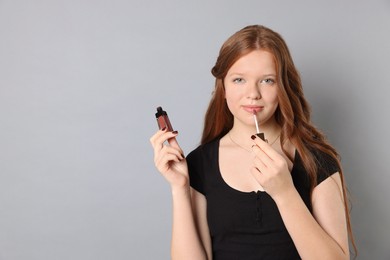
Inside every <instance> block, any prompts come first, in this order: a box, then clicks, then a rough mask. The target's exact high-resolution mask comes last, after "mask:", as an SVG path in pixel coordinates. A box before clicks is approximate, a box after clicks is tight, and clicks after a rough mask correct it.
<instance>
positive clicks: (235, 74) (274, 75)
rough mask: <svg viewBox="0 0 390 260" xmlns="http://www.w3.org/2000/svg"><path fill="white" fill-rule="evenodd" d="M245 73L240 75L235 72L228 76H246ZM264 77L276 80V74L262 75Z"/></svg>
mask: <svg viewBox="0 0 390 260" xmlns="http://www.w3.org/2000/svg"><path fill="white" fill-rule="evenodd" d="M244 75H245V73H238V72H233V73H229V74H228V76H244ZM262 77H275V78H276V74H273V73H269V74H264V75H262Z"/></svg>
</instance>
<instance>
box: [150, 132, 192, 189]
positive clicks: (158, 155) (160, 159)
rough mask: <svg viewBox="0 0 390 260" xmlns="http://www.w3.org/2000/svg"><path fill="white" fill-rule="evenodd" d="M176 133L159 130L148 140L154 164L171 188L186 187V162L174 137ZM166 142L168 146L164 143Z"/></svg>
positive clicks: (187, 182) (187, 180) (187, 181)
mask: <svg viewBox="0 0 390 260" xmlns="http://www.w3.org/2000/svg"><path fill="white" fill-rule="evenodd" d="M177 135H178V132H177V131H173V132H170V131H167V130H166V129H164V130H159V131H157V133H155V134H154V135H153V136H152V137H151V138H150V143H151V144H152V146H153V149H154V164H155V165H156V168H157V169H158V170H159V171H160V173H161V174H162V175H163V176H164V178H165V179H166V180H167V181H168V182H169V183H170V184H171V186H172V188H175V187H177V188H180V187H188V186H189V177H188V168H187V161H186V159H185V157H184V155H183V151H182V149H181V148H180V146H179V144H178V142H177V140H176V136H177ZM165 141H168V144H166V143H165Z"/></svg>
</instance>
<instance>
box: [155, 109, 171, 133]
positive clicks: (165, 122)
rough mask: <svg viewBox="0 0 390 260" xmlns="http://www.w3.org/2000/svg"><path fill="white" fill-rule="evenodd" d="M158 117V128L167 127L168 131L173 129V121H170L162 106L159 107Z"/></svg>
mask: <svg viewBox="0 0 390 260" xmlns="http://www.w3.org/2000/svg"><path fill="white" fill-rule="evenodd" d="M156 119H157V125H158V128H159V129H160V130H161V129H163V128H164V127H166V129H167V131H173V128H172V125H171V122H170V121H169V118H168V114H167V112H166V111H164V110H163V109H162V107H158V108H157V113H156Z"/></svg>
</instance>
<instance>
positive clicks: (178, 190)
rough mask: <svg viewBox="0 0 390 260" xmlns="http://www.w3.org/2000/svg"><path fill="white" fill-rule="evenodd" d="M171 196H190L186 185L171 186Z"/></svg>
mask: <svg viewBox="0 0 390 260" xmlns="http://www.w3.org/2000/svg"><path fill="white" fill-rule="evenodd" d="M171 192H172V195H173V196H176V195H187V194H190V186H189V185H188V184H184V185H175V186H171Z"/></svg>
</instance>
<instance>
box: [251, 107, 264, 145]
mask: <svg viewBox="0 0 390 260" xmlns="http://www.w3.org/2000/svg"><path fill="white" fill-rule="evenodd" d="M253 119H254V120H255V125H256V135H257V136H258V137H260V138H261V139H262V140H263V141H266V139H265V136H264V133H260V129H259V122H257V117H256V110H253Z"/></svg>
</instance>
